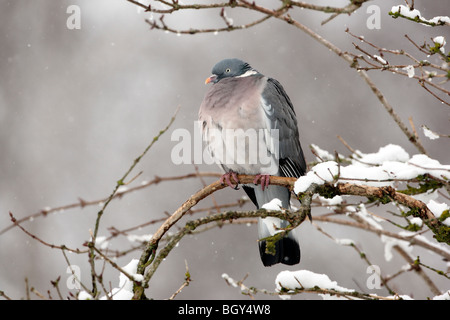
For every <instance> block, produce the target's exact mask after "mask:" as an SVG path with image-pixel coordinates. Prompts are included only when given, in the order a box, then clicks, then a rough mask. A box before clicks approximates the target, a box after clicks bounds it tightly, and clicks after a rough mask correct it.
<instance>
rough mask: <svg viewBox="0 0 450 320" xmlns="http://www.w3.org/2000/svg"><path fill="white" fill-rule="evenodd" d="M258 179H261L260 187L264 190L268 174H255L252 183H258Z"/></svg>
mask: <svg viewBox="0 0 450 320" xmlns="http://www.w3.org/2000/svg"><path fill="white" fill-rule="evenodd" d="M258 181H261V189H262V191H264V189H265V188H267V187H268V186H269V182H270V175H269V174H257V175H256V177H255V180H253V183H254V184H258Z"/></svg>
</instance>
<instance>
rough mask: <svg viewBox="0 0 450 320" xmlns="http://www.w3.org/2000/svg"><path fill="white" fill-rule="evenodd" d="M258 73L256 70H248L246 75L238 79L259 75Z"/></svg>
mask: <svg viewBox="0 0 450 320" xmlns="http://www.w3.org/2000/svg"><path fill="white" fill-rule="evenodd" d="M257 73H258V72H256V71H255V70H248V71H247V72H245V73H244V74H241V75H240V76H237V77H236V78H245V77H248V76H252V75H254V74H257Z"/></svg>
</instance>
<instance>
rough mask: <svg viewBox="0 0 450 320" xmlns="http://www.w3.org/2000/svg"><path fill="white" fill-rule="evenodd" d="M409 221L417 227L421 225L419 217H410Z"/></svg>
mask: <svg viewBox="0 0 450 320" xmlns="http://www.w3.org/2000/svg"><path fill="white" fill-rule="evenodd" d="M409 223H411V224H415V225H416V226H418V227H421V226H422V225H423V221H422V219H420V218H411V219H409Z"/></svg>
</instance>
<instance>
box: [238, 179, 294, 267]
mask: <svg viewBox="0 0 450 320" xmlns="http://www.w3.org/2000/svg"><path fill="white" fill-rule="evenodd" d="M243 187H244V191H245V192H246V193H247V195H248V196H249V198H250V199H251V200H252V202H253V203H254V204H255V205H256V207H257V208H261V207H262V205H264V204H265V203H268V202H270V201H271V200H272V199H275V198H277V199H279V200H281V203H282V207H283V208H289V207H290V206H289V202H290V197H291V195H290V192H289V190H288V189H287V188H285V187H281V186H269V187H268V188H267V189H265V190H264V191H262V190H261V187H260V186H257V187H255V186H249V185H245V186H243ZM288 225H289V223H288V222H287V221H284V220H280V219H278V218H274V217H267V218H264V219H259V221H258V236H259V239H264V238H267V237H270V236H272V235H274V234H275V233H277V232H279V229H280V228H286V227H287V226H288ZM266 245H267V243H266V241H265V240H261V241H259V253H260V256H261V260H262V262H263V264H264V266H266V267H269V266H272V265H274V264H277V263H283V264H287V265H294V264H297V263H299V262H300V245H299V244H298V241H297V239H296V237H295V235H294V232H293V230H292V231H291V232H289V234H288V235H287V236H285V237H283V238H282V239H280V240H278V241H277V242H276V243H275V250H269V251H271V252H270V253H269V252H266V248H267V247H266ZM272 253H275V254H272Z"/></svg>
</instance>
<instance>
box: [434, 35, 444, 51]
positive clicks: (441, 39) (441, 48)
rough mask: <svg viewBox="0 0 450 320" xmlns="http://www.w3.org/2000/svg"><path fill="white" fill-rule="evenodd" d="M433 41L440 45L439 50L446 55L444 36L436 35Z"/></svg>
mask: <svg viewBox="0 0 450 320" xmlns="http://www.w3.org/2000/svg"><path fill="white" fill-rule="evenodd" d="M433 42H434V43H437V44H438V45H439V47H440V48H439V50H440V51H441V53H442V54H444V55H445V48H444V46H445V44H446V42H445V38H444V37H443V36H438V37H434V38H433Z"/></svg>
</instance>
